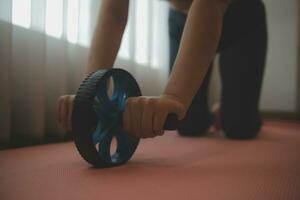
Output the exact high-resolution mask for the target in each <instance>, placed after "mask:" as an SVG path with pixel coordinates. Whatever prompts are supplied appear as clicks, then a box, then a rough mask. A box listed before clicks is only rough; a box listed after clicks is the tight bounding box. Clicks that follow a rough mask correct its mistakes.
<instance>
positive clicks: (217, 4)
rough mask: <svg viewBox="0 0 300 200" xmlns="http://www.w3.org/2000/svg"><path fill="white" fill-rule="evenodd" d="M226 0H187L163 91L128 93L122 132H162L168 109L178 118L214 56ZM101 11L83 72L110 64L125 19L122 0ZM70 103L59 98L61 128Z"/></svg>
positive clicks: (145, 135)
mask: <svg viewBox="0 0 300 200" xmlns="http://www.w3.org/2000/svg"><path fill="white" fill-rule="evenodd" d="M229 1H230V0H194V1H193V2H192V4H191V5H190V9H189V11H188V18H187V22H186V26H185V29H184V33H183V37H182V42H181V45H180V49H179V53H178V56H177V59H176V62H175V65H174V67H173V71H172V73H171V76H170V79H169V82H168V84H167V87H166V89H165V91H164V94H163V95H161V96H160V97H135V98H129V99H128V100H127V102H126V107H125V112H124V121H123V127H124V129H125V131H127V132H128V133H129V134H131V135H133V136H135V137H139V138H148V137H155V136H158V135H162V134H163V130H162V129H163V124H164V121H165V119H166V116H167V114H168V113H170V112H175V113H177V115H178V116H179V119H182V118H183V117H184V115H185V112H186V111H187V109H188V107H189V105H190V103H191V101H192V98H193V96H194V95H195V93H196V91H197V89H198V88H199V87H200V85H201V83H202V80H203V79H204V77H205V74H206V71H207V69H208V66H209V64H210V62H211V60H212V59H213V57H214V56H215V52H216V48H217V45H218V41H219V37H220V34H221V29H222V18H223V14H224V12H225V10H226V7H227V5H228V4H229ZM121 2H122V3H121ZM172 5H173V4H172ZM175 6H176V5H175ZM101 11H102V12H101V14H100V19H99V21H98V25H97V28H96V31H95V35H94V39H93V43H92V46H91V50H90V57H89V62H88V65H87V73H90V72H93V71H95V70H97V69H99V68H103V67H106V68H107V67H112V66H113V63H114V60H115V58H116V55H117V52H118V49H119V46H120V43H121V38H122V34H123V32H124V29H125V25H126V21H127V15H128V0H122V1H119V0H104V1H103V3H102V8H101ZM108 38H109V39H108ZM67 108H68V109H67ZM71 108H72V98H71V97H70V96H68V95H67V96H63V97H61V98H60V100H59V120H60V123H61V124H62V126H63V127H64V129H65V130H70V128H71V120H70V118H71V114H70V113H71Z"/></svg>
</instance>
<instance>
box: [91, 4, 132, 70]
mask: <svg viewBox="0 0 300 200" xmlns="http://www.w3.org/2000/svg"><path fill="white" fill-rule="evenodd" d="M128 4H129V1H128V0H122V1H119V0H103V1H102V5H101V10H100V14H99V19H98V23H97V25H96V29H95V32H94V36H93V40H92V44H91V47H90V52H89V58H88V64H87V68H86V74H89V73H91V72H93V71H96V70H97V69H101V68H111V67H112V66H113V64H114V62H115V59H116V56H117V53H118V50H119V48H120V44H121V41H122V35H123V32H124V29H125V27H126V23H127V17H128Z"/></svg>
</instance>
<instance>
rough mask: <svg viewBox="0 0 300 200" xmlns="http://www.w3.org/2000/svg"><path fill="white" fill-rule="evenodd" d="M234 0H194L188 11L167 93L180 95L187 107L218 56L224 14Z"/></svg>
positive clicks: (180, 99)
mask: <svg viewBox="0 0 300 200" xmlns="http://www.w3.org/2000/svg"><path fill="white" fill-rule="evenodd" d="M229 3H230V0H194V1H193V3H192V4H191V7H190V10H189V12H188V18H187V21H186V25H185V28H184V32H183V36H182V40H181V44H180V48H179V52H178V55H177V58H176V61H175V64H174V66H173V71H172V73H171V76H170V79H169V82H168V84H167V87H166V89H165V92H164V93H165V94H167V95H172V96H176V97H177V98H178V99H179V101H180V102H182V103H183V104H184V106H185V108H188V106H189V105H190V103H191V101H192V98H193V97H194V95H195V94H196V91H197V90H198V88H199V86H200V85H201V83H202V81H203V79H204V77H205V75H206V72H207V69H208V66H209V64H210V63H211V61H212V59H213V58H214V56H215V52H216V49H217V46H218V43H219V38H220V35H221V30H222V20H223V15H224V13H225V11H226V8H227V6H228V4H229Z"/></svg>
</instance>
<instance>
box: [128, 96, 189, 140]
mask: <svg viewBox="0 0 300 200" xmlns="http://www.w3.org/2000/svg"><path fill="white" fill-rule="evenodd" d="M185 112H186V108H185V107H184V105H183V104H182V103H181V102H180V101H179V100H178V98H176V97H174V96H171V95H163V96H161V97H145V96H141V97H132V98H129V99H128V100H127V102H126V106H125V112H124V115H123V128H124V130H125V131H126V132H127V133H128V134H129V135H131V136H133V137H137V138H152V137H155V136H159V135H163V132H164V131H163V126H164V123H165V120H166V118H167V115H168V114H169V113H176V114H177V116H178V119H179V120H180V119H182V118H183V117H184V115H185Z"/></svg>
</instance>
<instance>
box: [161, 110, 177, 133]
mask: <svg viewBox="0 0 300 200" xmlns="http://www.w3.org/2000/svg"><path fill="white" fill-rule="evenodd" d="M177 127H178V116H177V115H176V113H169V114H168V116H167V119H166V121H165V124H164V130H166V131H173V130H176V129H177Z"/></svg>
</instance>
